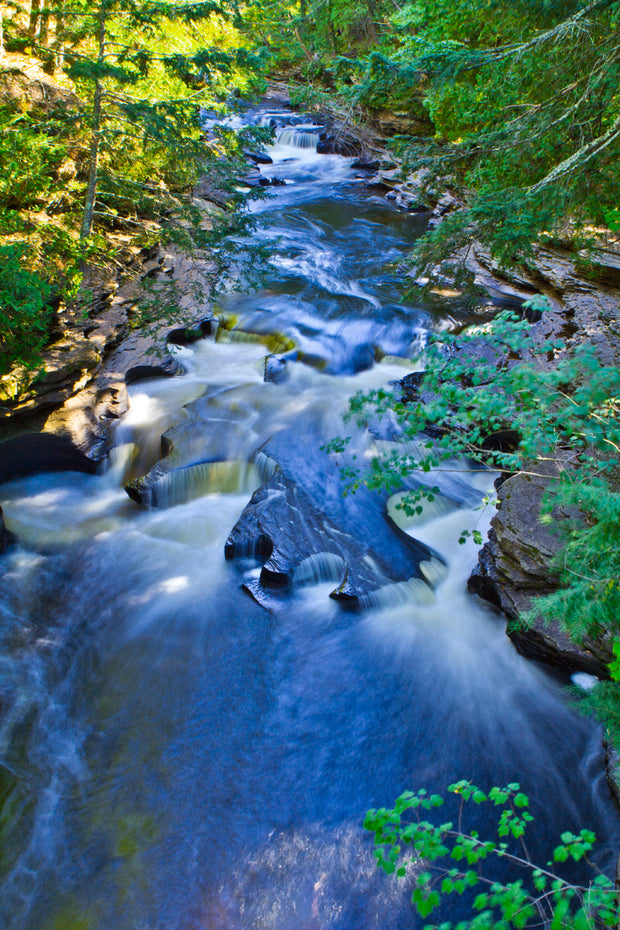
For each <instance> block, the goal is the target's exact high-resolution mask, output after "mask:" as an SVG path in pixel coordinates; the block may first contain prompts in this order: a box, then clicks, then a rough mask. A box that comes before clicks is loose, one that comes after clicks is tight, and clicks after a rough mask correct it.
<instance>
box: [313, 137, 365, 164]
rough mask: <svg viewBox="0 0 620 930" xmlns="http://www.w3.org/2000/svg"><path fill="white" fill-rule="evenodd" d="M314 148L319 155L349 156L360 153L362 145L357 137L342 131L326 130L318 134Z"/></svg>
mask: <svg viewBox="0 0 620 930" xmlns="http://www.w3.org/2000/svg"><path fill="white" fill-rule="evenodd" d="M316 150H317V152H318V153H319V155H344V156H345V157H349V158H350V157H352V156H358V155H361V154H362V145H361V143H360V140H359V139H356V138H355V137H354V136H351V135H348V134H347V133H346V132H344V131H340V132H339V131H337V130H327V131H325V132H322V133H321V134H320V136H319V141H318V144H317V147H316Z"/></svg>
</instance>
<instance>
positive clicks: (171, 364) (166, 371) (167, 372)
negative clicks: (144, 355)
mask: <svg viewBox="0 0 620 930" xmlns="http://www.w3.org/2000/svg"><path fill="white" fill-rule="evenodd" d="M178 370H179V363H178V362H177V361H176V359H174V358H172V356H164V358H162V359H161V360H160V361H159V362H153V363H152V364H144V365H134V366H133V367H132V368H128V369H127V371H126V372H125V384H136V382H138V381H148V380H149V379H150V378H170V377H172V375H175V374H176V373H177V371H178Z"/></svg>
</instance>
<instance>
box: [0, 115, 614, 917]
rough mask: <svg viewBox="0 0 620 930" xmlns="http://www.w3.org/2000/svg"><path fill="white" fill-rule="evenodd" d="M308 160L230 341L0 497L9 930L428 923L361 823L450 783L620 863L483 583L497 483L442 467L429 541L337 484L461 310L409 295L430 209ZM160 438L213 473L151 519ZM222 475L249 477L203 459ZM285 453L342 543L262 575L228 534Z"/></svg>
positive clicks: (330, 160)
mask: <svg viewBox="0 0 620 930" xmlns="http://www.w3.org/2000/svg"><path fill="white" fill-rule="evenodd" d="M284 122H286V120H284ZM297 131H299V130H297ZM285 143H286V144H285ZM291 143H297V147H296V146H294V145H292V144H291ZM303 144H307V143H303ZM298 146H299V138H293V137H292V136H291V135H289V136H286V137H284V138H283V139H282V140H281V144H279V145H277V146H276V147H275V148H274V149H273V151H272V155H273V164H271V165H267V166H264V167H263V168H262V169H261V170H262V171H263V173H264V174H265V176H266V177H270V178H271V177H277V178H278V179H279V180H280V181H282V182H284V183H281V184H280V185H278V186H272V187H269V188H268V189H267V192H266V196H265V197H264V198H263V199H260V200H257V201H254V202H253V204H252V206H251V208H250V209H251V210H252V212H253V214H254V218H255V220H256V228H255V229H254V230H253V232H251V233H250V234H249V235H250V238H251V242H252V244H253V245H257V244H260V245H262V246H264V248H265V249H266V250H267V254H268V255H269V259H268V262H267V268H268V270H267V272H266V274H265V275H264V276H263V278H262V280H261V282H260V284H259V286H257V287H254V288H253V289H251V290H248V289H247V288H245V287H244V286H243V279H242V277H241V278H238V279H237V286H236V288H230V289H228V290H227V291H224V292H222V293H221V294H220V295H219V296H218V299H217V306H216V308H215V309H216V313H217V314H218V315H219V316H220V317H221V319H222V320H223V321H225V323H224V325H223V326H222V327H221V329H220V333H219V338H207V339H204V340H202V341H200V342H198V343H195V344H194V345H193V346H189V347H184V348H179V349H178V356H179V360H180V361H181V363H182V365H183V368H184V372H185V373H184V374H183V375H182V376H180V377H176V378H173V379H160V380H153V381H148V382H142V383H138V384H136V385H133V386H132V387H131V409H130V412H129V413H128V414H127V416H126V417H125V418H124V420H123V421H122V422H121V423H120V424H119V425H118V428H117V430H116V433H115V449H114V450H113V454H112V456H111V465H110V467H109V468H108V469H107V471H105V472H104V473H103V474H101V475H96V476H89V475H82V474H72V473H65V474H51V475H38V476H33V477H30V478H27V479H21V480H19V481H14V482H12V483H9V484H6V485H4V486H3V487H2V488H0V503H1V504H2V507H3V508H4V511H5V514H6V520H7V525H8V526H9V528H11V529H13V530H14V531H15V532H16V533H17V534H18V536H19V538H20V541H21V544H20V545H19V546H17V547H14V548H13V549H11V550H10V551H9V552H8V553H7V554H6V555H5V556H4V557H3V558H2V561H1V562H0V567H1V578H2V580H1V590H2V601H1V604H0V618H1V619H0V632H1V642H0V650H1V651H0V708H1V716H0V798H1V799H2V814H1V819H0V839H1V842H0V876H1V881H2V892H1V896H0V925H1V926H2V927H3V928H5V930H70V928H71V930H112V928H122V930H147V928H148V930H207V928H209V930H210V928H216V930H254V928H261V930H262V928H265V930H267V928H268V930H367V928H368V930H369V928H377V930H392V928H394V930H396V928H405V927H412V926H418V925H419V926H422V925H423V923H424V921H421V920H420V921H419V924H417V923H416V918H415V917H414V915H413V911H412V907H411V904H410V903H409V895H410V887H408V886H407V885H406V884H405V883H402V882H397V881H396V880H393V879H388V878H387V877H386V876H384V875H383V873H380V872H379V871H378V870H377V868H376V866H375V863H374V859H373V856H372V842H371V838H370V837H369V836H368V835H366V834H365V833H364V830H363V828H362V826H361V824H362V820H363V817H364V813H365V811H366V810H367V809H368V808H369V807H373V806H375V807H376V806H379V805H386V804H391V803H392V802H393V800H394V799H395V798H396V796H397V795H398V794H400V793H401V792H402V791H403V790H405V789H409V788H411V789H417V788H421V787H426V788H428V789H429V790H433V791H438V792H440V793H443V794H445V789H446V786H447V785H448V784H449V783H450V782H451V781H453V780H455V779H458V778H467V779H472V780H473V781H474V782H476V783H477V784H480V785H481V786H482V787H483V788H488V787H490V786H491V785H493V784H501V783H506V782H508V781H519V782H520V783H521V784H522V786H523V787H524V789H525V790H526V791H527V792H528V794H529V795H530V798H531V804H532V811H533V813H534V815H535V822H534V824H533V825H532V827H531V833H530V837H529V840H528V845H529V848H530V852H532V853H533V855H534V856H538V857H543V862H544V861H546V858H548V857H549V852H550V849H552V848H553V846H554V845H555V842H556V839H557V837H558V835H559V833H560V832H561V830H564V829H572V830H578V829H580V828H581V827H584V826H587V827H589V828H591V829H594V830H595V832H596V833H597V835H599V836H600V837H601V844H600V847H599V849H598V853H597V857H598V861H599V862H600V864H601V865H602V866H603V867H604V868H606V869H613V866H614V864H615V856H616V853H617V849H618V844H619V840H620V836H619V829H618V826H619V825H618V817H617V813H616V811H615V808H614V807H613V805H612V803H611V800H610V798H609V792H608V789H607V786H606V783H605V778H604V769H603V758H602V755H603V754H602V748H601V733H600V730H599V728H598V727H597V726H595V725H594V724H593V723H592V722H590V721H588V720H586V719H583V718H581V717H579V716H577V715H576V714H575V713H574V711H573V710H572V709H571V707H570V705H569V703H568V701H567V699H566V696H565V693H564V691H563V689H562V687H561V685H560V683H558V681H557V680H556V679H555V678H553V677H551V676H550V675H548V674H547V673H546V672H545V671H544V670H542V669H540V668H538V667H536V666H535V665H534V664H532V663H529V662H527V661H526V660H524V659H523V658H521V657H520V656H519V655H517V654H516V652H515V651H514V649H513V647H512V645H511V643H510V642H509V640H508V639H507V638H506V636H505V632H504V624H503V622H502V621H501V619H500V618H499V617H497V616H496V615H495V614H494V613H493V612H492V611H491V610H490V609H486V608H485V607H484V606H483V605H481V603H480V602H478V601H477V600H476V599H473V598H471V597H469V596H468V595H467V593H466V589H465V581H466V578H467V575H468V573H469V572H470V571H471V568H472V567H473V565H474V564H475V560H476V549H475V546H473V544H471V543H467V544H466V545H464V546H463V545H459V543H458V537H459V535H460V532H461V531H462V530H463V529H472V528H474V527H476V528H479V529H484V527H485V526H486V524H487V523H488V520H489V518H490V514H489V513H487V512H486V511H484V510H480V509H479V505H480V503H481V500H482V497H483V495H484V493H485V492H486V490H487V488H488V486H489V483H490V478H489V477H488V476H487V475H484V474H481V473H473V474H470V473H468V472H467V471H466V470H463V472H462V473H460V474H458V473H457V474H451V475H445V476H439V477H438V478H437V480H438V481H440V483H441V489H442V494H441V495H440V497H439V498H438V500H437V501H436V503H435V506H434V507H433V508H432V510H427V511H426V512H425V514H424V515H423V517H422V518H421V519H418V520H417V521H416V523H415V525H413V524H412V525H411V526H409V527H406V531H407V533H408V534H409V535H410V536H411V537H412V539H415V540H417V541H418V542H419V546H418V549H417V550H416V549H415V544H414V543H413V542H412V543H411V546H409V543H408V540H407V539H403V536H402V533H399V532H398V531H396V530H395V529H394V527H393V526H391V525H390V523H389V522H388V521H387V520H386V519H385V517H384V508H385V498H384V497H383V496H381V495H379V494H375V493H371V492H369V491H368V490H363V489H362V490H361V491H360V492H359V493H357V494H355V495H347V496H345V497H343V496H342V493H341V491H342V478H341V475H340V471H339V465H338V462H337V461H336V460H335V459H334V458H333V456H330V455H329V454H328V453H327V452H326V451H325V450H324V449H323V446H324V444H325V443H326V442H327V441H328V440H329V439H331V438H333V437H335V436H338V435H343V433H346V434H351V436H352V441H351V448H352V449H354V450H356V451H357V453H358V455H359V457H360V459H361V460H363V458H364V457H369V456H371V455H372V454H374V452H375V451H376V449H377V447H378V446H381V444H382V443H385V442H386V441H391V440H392V439H393V438H394V437H393V432H392V431H393V424H390V423H389V422H387V423H386V422H382V423H380V424H375V425H374V426H373V428H372V430H371V431H368V430H361V429H360V430H357V428H353V427H352V426H351V425H350V424H349V425H346V426H344V425H343V423H342V413H343V411H344V410H345V409H346V405H347V398H348V397H349V396H350V395H351V394H352V393H354V392H355V391H357V390H360V389H364V390H368V389H370V388H373V387H380V386H382V385H386V384H389V383H390V382H393V381H395V380H398V379H399V378H401V377H402V376H403V375H404V374H406V373H407V371H410V370H412V369H414V368H415V365H416V362H415V361H414V362H408V361H407V359H409V358H410V357H413V358H414V359H415V357H416V354H417V353H419V349H420V346H421V345H423V342H424V337H425V334H426V333H428V332H429V331H430V330H432V329H433V328H435V327H438V326H445V325H446V324H447V321H448V320H449V319H453V318H454V317H455V315H456V317H457V318H458V315H459V313H461V314H466V311H464V310H459V309H458V307H451V308H448V307H446V308H444V309H443V310H438V309H436V308H433V307H430V306H426V307H424V306H422V305H420V306H417V305H415V304H413V303H411V302H410V303H402V302H401V292H402V274H401V273H400V272H399V271H398V265H399V263H400V262H401V261H402V259H403V257H404V255H405V254H406V253H407V251H408V250H409V249H410V248H411V245H412V243H413V242H414V241H415V239H416V237H417V236H418V235H419V234H420V232H421V231H422V230H423V228H424V222H423V220H422V219H420V218H416V217H415V216H409V215H406V214H403V213H400V212H398V211H397V210H396V209H395V208H393V207H392V206H391V205H390V204H389V203H387V202H386V201H385V200H384V199H383V198H382V197H379V196H376V195H375V194H373V192H372V191H370V190H369V189H368V188H367V187H366V186H365V185H364V184H361V183H360V182H359V181H358V180H357V179H356V171H355V169H354V168H353V167H352V165H351V159H344V158H341V157H339V156H326V155H317V154H316V152H315V151H314V150H313V148H312V146H309V147H304V148H300V147H298ZM238 247H239V250H240V252H239V254H240V256H242V255H243V253H244V251H247V243H244V241H243V240H242V239H240V240H239V242H238ZM239 267H240V270H239V272H238V274H239V275H242V274H243V270H242V269H243V267H244V265H243V262H242V261H241V260H240V262H239ZM279 350H281V351H280V354H281V355H282V354H286V355H287V361H286V362H285V364H284V365H282V366H280V367H281V369H282V370H281V371H279V372H278V378H277V379H276V380H272V381H266V380H265V378H264V372H265V356H266V355H267V354H269V352H274V351H276V352H278V351H279ZM280 375H282V377H280ZM164 432H166V433H167V435H168V436H169V437H172V441H173V446H174V455H175V459H174V461H175V464H176V465H177V466H179V467H180V466H196V465H197V463H199V464H198V467H194V468H187V467H185V468H184V469H183V470H182V471H181V472H178V473H174V474H173V475H172V476H170V475H168V476H165V475H164V476H163V477H162V478H160V480H159V482H158V484H157V488H158V493H157V498H156V499H153V503H155V504H156V505H157V506H153V507H151V508H141V507H139V506H138V505H137V504H136V503H134V502H133V501H131V500H130V499H129V497H128V496H127V494H126V493H125V491H124V490H123V488H122V486H121V485H122V481H123V476H124V475H125V474H126V473H127V469H128V467H129V464H130V463H132V462H133V465H132V466H131V467H133V468H134V469H135V468H136V467H137V465H136V463H141V467H142V469H143V470H144V469H147V468H149V467H150V466H152V465H154V464H155V462H156V460H157V458H158V457H159V454H160V453H159V451H158V450H159V447H160V436H161V435H162V434H163V433H164ZM257 450H260V452H259V455H257V454H256V453H257ZM265 454H266V456H267V457H268V458H267V459H266V458H265ZM213 461H218V462H228V463H231V464H230V467H226V468H224V469H223V470H222V468H220V470H219V471H218V470H217V469H212V468H210V467H209V468H205V467H203V465H202V464H200V463H205V462H213ZM274 462H277V463H278V465H279V466H280V469H281V471H280V472H279V473H278V474H280V475H283V476H284V478H285V479H286V482H287V488H288V491H287V492H286V493H285V492H284V491H282V490H279V491H276V490H271V491H269V493H268V494H267V495H266V498H267V500H266V503H265V504H264V506H265V507H269V506H271V505H272V504H273V501H275V500H276V499H277V500H278V501H280V503H282V501H283V500H284V501H285V505H286V507H288V508H289V509H288V510H286V509H285V510H284V511H283V513H284V514H285V516H284V517H282V518H281V521H280V523H281V525H280V528H281V529H284V525H285V524H287V523H288V524H290V526H291V527H292V530H291V532H292V535H293V537H294V538H296V539H301V536H302V535H303V533H302V529H300V527H304V526H305V527H306V530H308V527H310V529H309V530H308V532H309V533H310V534H312V532H314V529H313V527H315V526H316V525H318V524H317V521H318V523H320V525H321V527H322V530H321V532H323V530H325V527H327V530H325V532H328V535H329V534H331V535H330V539H332V541H333V540H334V539H337V538H340V539H341V540H342V551H343V552H345V553H346V552H350V553H353V554H352V555H349V556H345V557H340V556H338V555H337V553H335V551H334V545H333V544H332V545H331V549H330V551H329V553H328V554H327V555H325V554H324V553H323V554H322V553H321V552H320V551H315V552H314V553H312V552H310V551H309V553H308V554H307V557H306V558H304V559H303V560H302V561H301V562H299V564H297V565H295V566H293V568H294V571H293V581H292V583H291V584H289V585H288V586H286V587H284V588H279V589H277V590H270V589H269V586H268V585H263V584H261V565H262V561H264V558H265V556H264V555H263V557H262V558H259V557H258V551H257V550H256V548H255V549H254V551H252V547H251V546H250V547H248V549H247V552H245V553H243V552H238V553H237V554H238V555H239V557H238V558H233V559H229V560H226V559H225V555H224V547H225V544H226V541H227V539H228V537H229V534H230V533H231V530H232V529H233V527H234V526H235V524H236V523H237V521H238V520H239V518H240V517H241V515H242V513H243V512H244V508H245V507H246V505H247V504H248V501H249V499H250V497H251V494H252V492H253V490H255V489H256V488H258V487H259V485H260V484H261V482H262V481H264V480H268V479H269V475H270V473H271V471H272V470H273V463H274ZM248 463H250V464H248ZM259 463H260V467H259ZM269 463H271V467H270V468H267V465H268V464H269ZM276 478H277V475H276ZM269 480H272V481H273V480H274V479H273V478H271V479H269ZM291 489H293V490H291ZM287 495H288V496H287ZM296 495H297V497H296ZM296 502H297V503H296ZM283 506H284V505H283ZM317 515H318V516H317ZM313 521H314V522H313ZM306 530H304V531H303V532H306ZM304 538H305V537H304ZM321 538H322V539H324V537H321ZM348 540H349V541H348ZM283 545H286V543H284V544H283ZM350 546H352V547H353V548H347V547H350ZM355 546H357V547H360V546H361V547H362V548H361V555H360V554H359V549H355ZM412 547H413V548H412ZM426 547H428V548H426ZM318 549H319V550H320V546H319V547H318ZM356 552H357V553H358V556H356V555H355V553H356ZM420 554H421V555H420ZM358 557H359V559H358ZM347 558H349V560H350V562H353V561H355V560H356V559H358V567H359V564H362V563H363V566H364V569H365V571H366V572H367V574H366V576H365V578H366V582H365V581H364V578H361V579H360V580H359V582H358V588H359V587H360V586H362V587H363V584H364V583H367V587H368V590H367V592H365V593H363V594H362V596H361V598H360V601H359V605H358V609H347V607H348V605H347V604H346V603H342V602H339V601H338V600H335V599H334V598H331V597H330V596H329V595H330V594H331V593H332V592H333V591H334V590H335V588H337V587H338V584H339V583H340V581H341V580H342V579H341V575H342V572H343V562H344V561H346V560H347ZM418 563H419V564H420V565H421V567H422V570H417V566H418ZM410 565H413V566H414V567H415V568H416V570H415V571H414V569H413V568H412V569H411V570H410V569H409V568H408V566H410ZM354 567H355V566H353V567H352V568H351V570H352V571H353V568H354ZM368 578H370V579H371V581H372V579H373V578H374V582H372V583H371V582H369V581H368ZM377 579H379V580H380V581H381V583H379V581H378V580H377ZM243 585H245V586H246V587H245V588H244V587H243ZM249 592H253V594H254V597H252V596H250V593H249ZM257 599H258V601H259V602H260V603H258V602H257ZM263 605H266V606H263ZM485 816H486V814H484V813H483V812H482V809H481V812H480V814H479V817H482V818H484V817H485ZM448 916H449V917H450V916H454V915H451V914H450V912H448Z"/></svg>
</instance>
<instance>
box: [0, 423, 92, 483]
mask: <svg viewBox="0 0 620 930" xmlns="http://www.w3.org/2000/svg"><path fill="white" fill-rule="evenodd" d="M47 471H79V472H85V473H86V474H89V475H92V474H95V473H96V471H97V466H96V464H95V463H94V462H93V461H91V459H89V458H87V456H85V455H84V454H83V453H82V452H80V451H79V449H76V447H75V446H74V445H73V443H72V442H71V441H70V440H69V439H65V438H64V437H63V436H55V435H53V434H52V433H25V434H24V435H23V436H16V437H15V438H13V439H7V440H6V441H5V442H3V443H0V484H2V483H3V482H5V481H11V480H12V479H14V478H23V477H24V476H26V475H34V474H38V473H40V472H47Z"/></svg>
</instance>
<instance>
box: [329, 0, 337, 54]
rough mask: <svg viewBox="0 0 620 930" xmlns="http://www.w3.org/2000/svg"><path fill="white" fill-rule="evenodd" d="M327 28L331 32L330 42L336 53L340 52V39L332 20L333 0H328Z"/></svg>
mask: <svg viewBox="0 0 620 930" xmlns="http://www.w3.org/2000/svg"><path fill="white" fill-rule="evenodd" d="M327 30H328V34H329V43H330V45H331V47H332V52H333V53H334V55H337V54H338V40H337V39H336V30H335V29H334V23H333V21H332V0H327Z"/></svg>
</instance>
